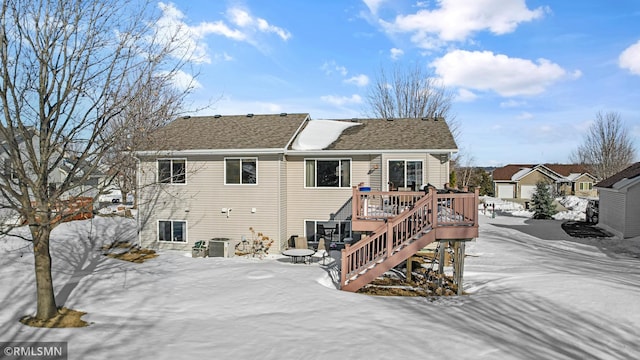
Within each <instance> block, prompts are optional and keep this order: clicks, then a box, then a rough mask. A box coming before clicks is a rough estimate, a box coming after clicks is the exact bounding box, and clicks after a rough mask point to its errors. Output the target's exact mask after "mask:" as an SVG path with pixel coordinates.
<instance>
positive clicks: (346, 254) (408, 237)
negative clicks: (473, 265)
mask: <svg viewBox="0 0 640 360" xmlns="http://www.w3.org/2000/svg"><path fill="white" fill-rule="evenodd" d="M468 195H471V197H469V196H467V198H469V199H467V200H466V201H465V199H464V198H462V197H460V196H457V198H459V199H461V200H457V204H458V205H457V206H454V205H456V202H455V201H454V200H453V198H452V197H451V196H448V197H447V198H446V199H444V198H443V197H442V196H439V195H438V194H436V192H435V191H434V190H431V191H429V192H428V193H427V194H424V193H423V194H420V195H416V196H415V198H414V199H415V202H412V203H411V204H409V205H408V206H406V207H405V208H404V209H403V211H401V212H399V213H397V214H392V215H391V216H389V217H387V218H384V219H380V218H377V219H375V220H372V219H366V218H365V217H362V216H360V215H361V214H362V213H364V214H366V213H367V209H364V210H363V208H362V205H363V204H364V206H366V207H368V206H369V205H368V203H367V201H362V200H363V199H365V198H371V195H369V194H363V193H360V192H358V191H357V190H355V189H354V205H353V206H354V216H353V218H352V221H353V224H354V227H356V226H358V225H356V222H357V221H358V220H359V219H360V220H362V221H367V222H368V223H369V224H368V225H367V226H369V227H371V226H372V224H373V225H375V226H376V227H375V230H373V231H372V232H371V234H370V236H368V237H366V238H363V239H361V240H360V241H358V242H357V243H355V244H353V245H351V246H346V247H345V249H344V250H342V263H341V271H340V285H341V289H342V290H345V291H353V292H355V291H357V290H359V289H360V288H362V287H364V286H365V285H367V284H369V283H371V282H372V281H373V280H375V279H376V278H377V277H379V276H381V275H382V274H384V273H385V272H387V271H388V270H390V269H392V268H393V267H395V266H397V265H398V264H400V263H401V262H403V261H405V260H407V259H408V258H409V257H411V256H413V255H414V254H416V253H417V252H418V251H420V250H421V249H422V248H424V247H425V246H427V245H428V244H429V243H431V242H434V241H436V240H437V239H441V238H443V237H444V238H456V237H459V236H461V235H462V236H472V235H475V236H472V237H477V209H478V207H477V199H478V194H477V192H476V193H475V194H473V193H469V194H468ZM474 195H475V201H474ZM461 205H463V206H461ZM474 206H475V214H473V213H474V211H471V210H469V209H470V208H473V207H474ZM465 210H466V211H465ZM465 212H466V213H467V214H465ZM443 214H444V216H443ZM467 215H470V216H467ZM451 218H455V219H456V222H455V223H452V222H451V221H450V220H451ZM372 221H373V223H372ZM439 226H447V232H442V231H441V232H438V231H437V230H438V227H439ZM458 226H463V227H465V228H466V229H463V230H462V231H460V230H458V229H456V228H457V227H458ZM439 234H440V236H439Z"/></svg>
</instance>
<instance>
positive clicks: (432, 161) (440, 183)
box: [425, 154, 449, 189]
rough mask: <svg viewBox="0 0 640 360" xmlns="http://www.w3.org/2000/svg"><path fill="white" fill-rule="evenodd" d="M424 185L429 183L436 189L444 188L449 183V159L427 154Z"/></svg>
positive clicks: (445, 156)
mask: <svg viewBox="0 0 640 360" xmlns="http://www.w3.org/2000/svg"><path fill="white" fill-rule="evenodd" d="M426 159H427V164H426V166H425V169H426V173H425V175H426V179H425V184H427V183H429V184H431V185H434V186H435V187H437V188H440V189H442V188H444V184H445V183H448V182H449V157H448V155H445V154H427V156H426Z"/></svg>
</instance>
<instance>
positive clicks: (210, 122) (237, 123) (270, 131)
mask: <svg viewBox="0 0 640 360" xmlns="http://www.w3.org/2000/svg"><path fill="white" fill-rule="evenodd" d="M308 117H309V114H286V113H282V114H268V115H254V114H247V115H222V116H221V115H215V116H197V117H185V118H179V119H176V120H174V121H172V122H171V123H169V124H168V125H167V126H165V127H163V128H161V129H159V130H158V131H156V132H154V133H153V134H152V136H151V137H150V141H149V143H148V144H149V145H147V147H146V148H143V149H140V150H142V151H162V150H174V151H180V150H203V149H206V150H225V149H234V150H248V149H285V148H286V147H287V145H288V144H289V141H290V140H291V139H292V138H293V136H294V134H295V133H296V131H297V130H298V129H299V128H300V126H301V125H302V124H303V122H304V121H305V120H306V119H307V118H308Z"/></svg>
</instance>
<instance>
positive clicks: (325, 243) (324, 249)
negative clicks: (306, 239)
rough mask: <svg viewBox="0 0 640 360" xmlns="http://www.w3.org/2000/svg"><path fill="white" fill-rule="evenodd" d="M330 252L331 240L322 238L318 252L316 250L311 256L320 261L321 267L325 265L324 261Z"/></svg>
mask: <svg viewBox="0 0 640 360" xmlns="http://www.w3.org/2000/svg"><path fill="white" fill-rule="evenodd" d="M330 251H331V240H330V239H327V238H324V239H322V240H321V241H320V243H319V244H318V250H316V252H315V253H314V254H313V255H311V256H312V257H314V258H319V259H322V265H326V260H327V258H328V257H330V253H329V252H330Z"/></svg>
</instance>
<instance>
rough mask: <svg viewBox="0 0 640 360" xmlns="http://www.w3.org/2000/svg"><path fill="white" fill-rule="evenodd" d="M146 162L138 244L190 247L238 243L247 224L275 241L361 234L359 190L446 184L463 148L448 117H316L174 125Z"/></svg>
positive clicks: (146, 153)
mask: <svg viewBox="0 0 640 360" xmlns="http://www.w3.org/2000/svg"><path fill="white" fill-rule="evenodd" d="M149 144H150V145H149V146H148V147H147V148H145V149H142V150H141V151H139V152H137V154H136V156H137V157H138V159H139V163H140V164H139V170H140V171H139V191H138V196H139V199H138V204H139V214H140V222H141V223H140V242H141V244H142V245H143V246H145V247H155V248H169V249H183V250H188V249H190V248H191V246H193V244H194V243H195V242H196V241H198V240H208V239H211V238H228V239H231V241H232V242H238V241H240V239H242V237H248V236H249V235H250V234H251V233H250V230H249V228H253V229H255V231H259V232H262V233H264V234H265V235H267V236H269V237H270V238H271V239H274V240H275V244H274V246H273V247H272V248H275V249H274V250H275V251H276V252H277V251H279V250H281V249H283V248H284V247H286V246H287V244H288V240H289V239H290V238H291V237H292V236H306V237H307V238H308V239H310V240H312V241H313V239H314V238H317V236H318V229H319V228H325V229H327V228H328V229H331V230H332V231H331V236H332V237H334V239H335V240H336V241H340V240H342V239H344V238H345V237H349V238H356V239H357V238H358V236H359V234H357V233H353V231H352V226H351V215H352V207H351V198H352V187H353V186H357V185H364V186H366V187H368V188H371V189H372V190H378V191H380V190H382V191H387V190H392V189H393V190H400V191H402V190H412V189H413V190H418V191H419V190H420V189H421V187H422V186H423V185H425V184H428V183H429V184H432V185H434V186H436V187H440V188H441V187H443V186H444V184H445V183H446V182H447V181H448V177H449V159H450V157H451V155H452V154H453V153H455V152H456V151H457V146H456V143H455V141H454V139H453V136H452V135H451V132H450V130H449V127H448V125H447V123H446V122H445V121H444V119H441V118H436V119H433V118H425V119H348V120H312V119H311V118H310V116H309V114H286V113H283V114H273V115H254V114H247V115H236V116H227V115H224V116H220V115H215V116H202V117H185V118H180V119H176V120H175V121H173V122H171V123H170V124H168V125H167V126H165V127H164V128H162V129H160V130H158V131H157V132H156V133H154V134H153V135H152V138H151V139H150V141H149Z"/></svg>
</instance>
